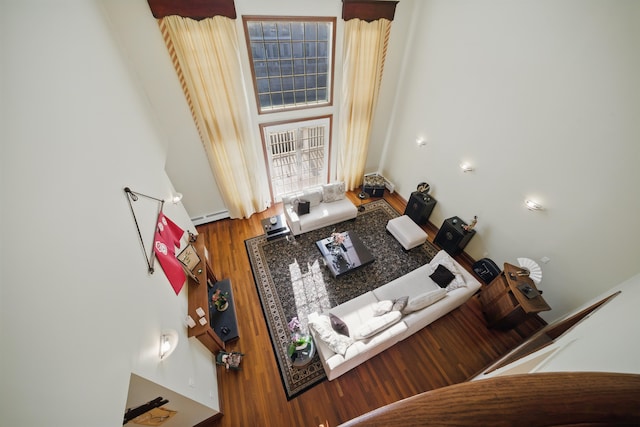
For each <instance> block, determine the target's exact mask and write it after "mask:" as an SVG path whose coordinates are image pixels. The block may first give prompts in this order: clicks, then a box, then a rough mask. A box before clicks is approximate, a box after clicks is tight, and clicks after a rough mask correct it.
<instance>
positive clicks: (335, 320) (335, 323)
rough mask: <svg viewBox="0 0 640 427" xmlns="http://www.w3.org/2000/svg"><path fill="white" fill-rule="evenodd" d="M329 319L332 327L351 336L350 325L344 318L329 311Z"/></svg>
mask: <svg viewBox="0 0 640 427" xmlns="http://www.w3.org/2000/svg"><path fill="white" fill-rule="evenodd" d="M329 320H331V327H332V328H333V330H334V331H336V332H337V333H339V334H342V335H345V336H347V337H348V336H349V327H348V326H347V324H346V323H344V321H343V320H342V319H340V318H339V317H338V316H336V315H335V314H333V313H329Z"/></svg>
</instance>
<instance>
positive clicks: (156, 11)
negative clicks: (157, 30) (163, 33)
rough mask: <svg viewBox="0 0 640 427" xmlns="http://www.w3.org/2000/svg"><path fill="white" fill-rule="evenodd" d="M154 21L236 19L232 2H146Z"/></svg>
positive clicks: (229, 0) (224, 0) (153, 0)
mask: <svg viewBox="0 0 640 427" xmlns="http://www.w3.org/2000/svg"><path fill="white" fill-rule="evenodd" d="M147 1H148V3H149V7H150V8H151V13H153V16H154V17H155V18H156V19H161V18H164V17H165V16H170V15H177V16H182V17H183V18H191V19H195V20H196V21H199V20H201V19H205V18H212V17H214V16H224V17H227V18H231V19H236V16H237V15H236V6H235V4H234V2H233V0H147Z"/></svg>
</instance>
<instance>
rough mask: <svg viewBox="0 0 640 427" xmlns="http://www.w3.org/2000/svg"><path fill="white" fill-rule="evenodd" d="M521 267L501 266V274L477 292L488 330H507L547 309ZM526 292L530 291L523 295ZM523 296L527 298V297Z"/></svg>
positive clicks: (549, 308) (506, 264)
mask: <svg viewBox="0 0 640 427" xmlns="http://www.w3.org/2000/svg"><path fill="white" fill-rule="evenodd" d="M521 271H522V268H520V267H517V266H515V265H513V264H509V263H505V264H504V271H503V272H502V273H501V274H500V275H499V276H498V277H496V278H495V279H493V280H492V281H491V283H489V284H488V285H487V286H485V287H483V288H482V290H481V291H480V295H479V297H478V298H479V299H480V303H481V304H482V311H483V313H484V316H485V319H486V320H487V323H488V325H489V327H490V328H496V329H511V328H513V327H515V326H517V325H519V324H520V323H522V322H523V321H525V320H526V319H527V317H528V316H531V315H533V314H536V313H539V312H541V311H548V310H551V307H549V305H548V304H547V302H546V301H545V300H544V298H542V296H541V295H540V292H539V291H538V289H537V288H536V286H535V284H534V283H533V280H531V279H530V278H529V276H520V275H518V273H519V272H521ZM526 290H530V292H526V294H525V292H524V291H526ZM527 294H528V295H529V296H527Z"/></svg>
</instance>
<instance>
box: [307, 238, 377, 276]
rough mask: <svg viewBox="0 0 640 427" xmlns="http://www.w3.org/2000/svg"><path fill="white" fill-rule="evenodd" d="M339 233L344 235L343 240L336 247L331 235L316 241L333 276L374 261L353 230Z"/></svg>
mask: <svg viewBox="0 0 640 427" xmlns="http://www.w3.org/2000/svg"><path fill="white" fill-rule="evenodd" d="M340 234H342V235H343V236H344V242H343V243H342V244H341V245H339V246H337V247H335V246H334V245H333V243H332V242H333V239H332V238H331V237H327V238H326V239H322V240H318V241H317V242H316V246H317V247H318V249H320V253H321V254H322V257H323V258H324V262H325V264H326V266H327V267H328V268H329V271H330V272H331V274H332V275H333V277H339V276H342V275H343V274H346V273H348V272H350V271H353V270H356V269H358V268H360V267H363V266H365V265H367V264H371V263H372V262H373V261H375V257H374V256H373V254H372V253H371V252H370V251H369V249H367V247H366V246H365V245H364V243H362V240H360V238H359V237H358V235H357V234H356V233H355V232H353V231H345V232H342V233H340Z"/></svg>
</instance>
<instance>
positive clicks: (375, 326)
mask: <svg viewBox="0 0 640 427" xmlns="http://www.w3.org/2000/svg"><path fill="white" fill-rule="evenodd" d="M401 318H402V313H400V312H399V311H390V312H388V313H386V314H383V315H382V316H375V317H372V318H371V319H369V320H368V321H367V322H366V323H365V324H363V325H362V326H360V327H359V328H358V330H357V331H356V333H355V338H356V339H366V338H369V337H372V336H374V335H375V334H377V333H378V332H380V331H384V330H385V329H387V328H388V327H389V326H391V325H393V324H395V323H397V322H399V321H400V319H401Z"/></svg>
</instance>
